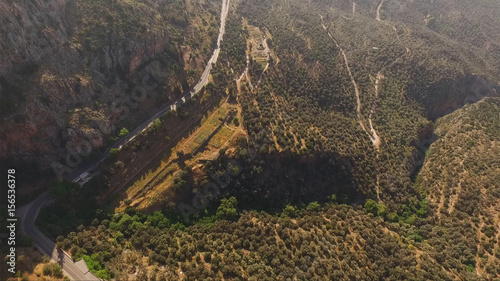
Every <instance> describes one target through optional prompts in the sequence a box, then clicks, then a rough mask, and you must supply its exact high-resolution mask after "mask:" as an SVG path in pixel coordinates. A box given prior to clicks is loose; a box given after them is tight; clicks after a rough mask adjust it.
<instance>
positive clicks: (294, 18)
mask: <svg viewBox="0 0 500 281" xmlns="http://www.w3.org/2000/svg"><path fill="white" fill-rule="evenodd" d="M174 2H175V1H174ZM180 2H181V3H184V2H183V1H180ZM175 3H177V2H175ZM187 3H189V1H188V2H186V5H188V4H187ZM172 5H174V4H172ZM202 6H203V5H202ZM230 7H231V8H230V11H229V16H228V20H227V26H226V34H225V35H224V41H223V43H222V45H221V58H220V60H219V62H218V63H217V64H216V65H215V68H214V71H213V73H212V75H211V79H210V83H209V84H208V85H207V86H206V88H205V89H204V90H203V91H202V92H200V95H199V97H196V98H195V99H193V100H191V101H190V102H189V103H187V104H186V105H185V106H183V107H181V108H180V109H178V110H177V111H176V112H175V113H172V114H170V115H168V116H163V117H161V118H160V119H158V120H159V121H158V122H156V123H155V125H154V126H153V127H152V128H151V129H148V131H146V132H144V133H143V134H142V135H140V136H139V137H138V138H137V139H136V140H135V141H134V142H133V143H131V144H129V145H127V146H125V147H123V148H122V149H121V150H120V151H118V150H117V151H115V153H114V155H113V157H111V158H110V159H108V160H107V161H106V162H105V163H104V164H103V165H102V166H101V168H100V169H101V170H100V175H99V177H96V178H95V179H93V180H92V181H91V182H89V183H88V184H86V185H85V186H83V187H82V189H75V191H74V192H73V193H69V194H66V195H64V194H63V195H61V196H60V200H59V202H58V203H56V204H54V205H52V206H50V207H49V208H47V209H46V210H44V211H42V213H41V216H40V220H39V226H40V228H41V229H43V230H44V231H45V232H46V233H47V234H48V235H49V236H51V237H52V238H53V239H57V244H58V246H59V247H61V248H62V249H64V250H67V251H69V253H70V254H71V255H73V257H74V258H75V259H79V258H82V257H83V258H85V260H86V261H87V264H90V265H91V267H92V270H93V271H94V272H95V273H96V274H98V275H99V276H101V277H103V278H106V279H113V278H114V279H115V280H481V281H482V280H500V279H499V278H500V263H499V258H500V248H499V244H500V243H499V239H500V236H499V235H500V234H499V233H500V217H499V214H500V210H499V208H500V205H499V188H500V181H499V180H500V178H499V175H500V159H498V156H499V155H500V151H499V146H498V141H499V137H500V124H499V122H500V107H499V106H500V103H499V101H498V99H499V98H498V96H499V94H500V86H499V85H498V81H499V80H500V56H499V52H500V28H499V27H498V26H499V25H495V24H494V23H498V19H499V18H500V4H499V3H498V2H496V1H488V0H474V1H467V3H465V2H461V3H457V1H452V0H443V1H402V0H382V1H358V2H355V3H354V2H349V1H335V0H331V1H326V0H316V1H300V0H278V1H267V0H241V1H233V2H231V6H230ZM170 16H171V17H172V19H171V20H172V21H173V23H175V24H176V25H179V24H180V25H182V24H183V22H184V21H183V20H182V18H178V17H179V16H178V15H177V14H172V15H170ZM215 18H216V17H215V16H208V18H203V19H202V21H203V20H206V21H207V24H206V25H207V26H212V25H214V24H215V23H214V22H216V20H215ZM214 20H215V21H214ZM90 22H91V21H90ZM210 30H211V29H210V28H209V29H207V30H205V31H206V32H209V33H210ZM198 31H199V32H201V33H203V32H205V31H200V30H198ZM193 32H194V31H192V33H190V34H191V35H189V38H190V39H191V40H194V39H193V38H196V36H197V35H196V34H197V33H193ZM201 33H200V34H201ZM203 34H204V33H203ZM179 36H180V35H179ZM100 40H102V36H97V37H93V36H90V35H88V40H86V41H85V42H87V43H88V44H90V45H89V46H99V44H102V42H101V41H100ZM179 40H180V39H179ZM207 40H208V38H207ZM195 41H196V40H194V41H193V42H192V44H194V45H196V44H197V43H196V42H195ZM207 42H208V41H207ZM96 48H97V47H96ZM98 49H99V48H98ZM166 64H167V65H170V64H169V62H167V63H166ZM191 74H192V75H193V77H194V76H195V75H194V73H191ZM190 77H191V76H190ZM212 100H216V101H217V102H215V101H214V102H212ZM206 104H210V105H211V106H213V108H214V110H213V112H211V113H210V114H208V113H207V114H206V115H204V113H200V112H196V111H197V110H198V109H199V108H205V105H206ZM197 114H198V115H197ZM200 115H201V116H200ZM193 120H197V121H196V122H195V121H193ZM198 120H199V121H198ZM176 122H178V124H182V128H179V126H177V127H176V126H175V124H174V123H176ZM197 122H199V123H197ZM193 124H195V125H193ZM188 126H195V127H196V126H197V128H198V129H191V127H188ZM186 128H189V132H188V133H186V137H182V138H181V137H179V138H178V139H175V143H177V145H175V146H174V145H173V144H171V143H170V142H172V140H171V138H174V137H175V134H174V133H173V132H175V131H181V130H184V129H186ZM167 132H168V133H167ZM167 147H168V149H166V148H167ZM151 151H161V153H159V155H156V156H155V161H156V162H153V163H154V165H153V164H151V165H150V166H147V165H145V166H144V167H145V168H144V167H142V168H141V169H142V170H140V171H142V173H140V174H139V175H137V176H134V177H128V173H138V168H137V167H139V166H138V164H137V163H138V162H140V161H146V160H145V159H148V155H150V154H151ZM148 153H149V154H148ZM122 179H127V180H123V182H122V181H121V180H122ZM111 181H120V184H115V183H113V182H111ZM81 198H86V200H85V201H83V200H81ZM83 202H84V203H83ZM89 206H92V208H89ZM75 210H76V211H75Z"/></svg>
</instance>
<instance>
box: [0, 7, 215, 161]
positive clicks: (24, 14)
mask: <svg viewBox="0 0 500 281" xmlns="http://www.w3.org/2000/svg"><path fill="white" fill-rule="evenodd" d="M142 2H144V3H135V2H133V3H132V2H131V3H128V2H127V3H125V2H120V1H113V0H102V1H92V3H90V2H88V1H83V0H82V1H80V0H6V1H1V2H0V22H1V24H0V54H2V55H1V56H0V118H1V121H2V123H1V124H2V125H1V126H0V159H2V160H5V161H2V162H3V163H9V165H28V166H33V167H37V169H38V170H42V171H43V170H47V169H50V167H51V166H50V165H51V163H52V162H53V161H55V160H57V159H59V160H61V159H64V157H65V155H66V154H67V153H68V147H71V146H72V144H74V143H78V142H79V140H82V139H85V140H87V141H88V142H90V143H91V144H92V146H93V149H96V148H99V147H102V146H103V145H104V144H105V141H106V140H107V139H108V138H109V136H110V135H112V134H114V133H115V128H116V127H117V126H122V125H121V123H120V122H123V120H124V118H123V115H124V113H127V120H126V121H127V122H128V124H131V125H133V124H136V123H137V122H139V121H140V119H141V118H142V119H144V117H145V116H147V115H148V114H149V113H152V112H153V111H154V110H155V108H157V107H158V106H159V105H162V104H163V103H165V102H168V100H169V99H170V98H172V97H171V95H172V92H173V89H174V88H175V87H178V84H179V83H178V82H176V81H178V80H182V79H184V80H185V82H188V83H192V82H193V81H192V80H193V79H194V76H195V75H192V76H193V77H187V74H186V73H187V72H188V71H190V72H191V73H195V74H196V73H197V72H198V71H200V70H201V69H202V68H203V64H204V61H206V58H207V57H208V54H209V52H210V50H209V48H206V47H205V48H203V49H202V47H203V45H205V46H207V45H210V42H211V40H212V39H211V38H210V37H209V36H208V35H206V36H205V37H204V36H200V34H204V33H205V32H202V31H203V30H200V34H196V33H195V32H193V31H191V29H192V28H193V27H192V22H195V20H194V18H195V17H197V16H200V17H201V16H203V17H205V18H208V19H211V20H214V21H215V20H216V19H217V14H216V13H215V11H217V3H218V2H215V1H214V3H215V4H213V3H210V1H203V2H204V6H203V7H204V8H205V10H203V9H202V6H201V5H196V6H194V5H192V6H186V7H184V6H182V5H187V4H185V3H183V4H179V3H175V4H176V5H177V6H175V7H173V6H172V7H171V6H168V5H171V4H170V3H169V1H163V0H147V1H142ZM95 3H100V4H95ZM212 4H213V5H212ZM98 5H102V6H98ZM210 5H212V6H210ZM99 13H102V15H101V14H99ZM94 14H95V16H93V15H94ZM207 15H208V16H207ZM189 16H191V17H192V18H193V19H192V21H190V20H191V19H190V20H187V19H188V18H189ZM172 17H175V20H172ZM176 22H180V24H177V25H176ZM210 28H212V29H214V30H215V29H216V28H217V25H210V24H208V25H207V27H206V31H208V30H211V29H210ZM198 29H199V28H196V30H198ZM172 33H174V34H175V36H171V34H172ZM188 36H196V37H197V39H198V41H197V42H195V43H196V46H190V45H189V43H185V42H188V40H186V39H189V38H188ZM172 37H175V38H172ZM172 39H173V40H172ZM191 41H192V42H194V40H189V42H191ZM186 49H187V50H190V51H189V52H193V53H196V54H197V55H196V56H194V55H190V54H187V56H186V54H184V52H183V50H186ZM183 57H187V58H186V60H184V59H183ZM158 62H161V63H158ZM152 66H153V67H152ZM151 69H154V71H156V72H160V73H161V75H158V74H157V73H156V74H153V75H152V77H154V78H155V79H154V80H156V81H154V80H153V81H150V80H151V79H149V80H148V79H145V77H151V75H150V74H151V72H152V71H151ZM169 75H170V76H169ZM169 77H170V78H169ZM179 77H180V79H179ZM158 80H162V81H158ZM172 81H173V82H172ZM155 82H159V83H158V85H159V86H156V87H149V88H148V92H147V97H146V98H143V97H141V99H140V102H132V103H131V102H129V101H127V99H130V95H131V94H133V93H132V89H134V87H135V86H137V85H142V84H144V83H146V84H147V85H156V83H155ZM167 83H168V85H165V84H167ZM185 84H187V83H185ZM126 102H128V105H127V106H126V107H127V112H124V111H123V110H122V107H121V106H120V105H121V104H125V103H126ZM129 113H130V114H129ZM132 113H133V114H132ZM118 124H120V125H118ZM33 164H34V165H33Z"/></svg>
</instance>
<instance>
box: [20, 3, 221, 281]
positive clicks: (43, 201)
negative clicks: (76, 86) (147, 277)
mask: <svg viewBox="0 0 500 281" xmlns="http://www.w3.org/2000/svg"><path fill="white" fill-rule="evenodd" d="M229 2H230V0H222V8H221V25H220V28H219V36H218V38H217V47H216V48H215V50H214V53H213V54H212V57H211V58H210V60H209V61H208V64H207V66H206V67H205V70H204V71H203V74H202V76H201V78H200V80H199V82H198V83H197V84H196V85H195V86H194V87H193V89H192V90H191V91H190V92H188V93H186V94H185V95H184V96H182V97H181V98H180V99H178V100H177V101H176V102H175V103H173V104H170V105H166V106H164V107H162V108H161V109H160V110H159V111H158V112H157V113H156V114H155V115H153V116H152V117H151V118H149V119H148V120H146V121H145V122H143V123H142V124H141V125H139V126H137V128H135V129H134V130H132V131H131V132H130V133H129V134H128V135H127V136H125V137H123V138H122V139H120V140H118V141H117V142H116V143H115V144H114V145H113V146H112V147H111V148H120V147H121V146H123V145H124V144H126V143H128V142H129V141H131V140H133V139H134V138H135V137H136V136H137V135H138V134H139V133H141V132H142V131H144V130H145V129H147V128H148V126H149V125H150V124H151V122H153V121H154V120H155V119H157V118H159V117H160V116H162V115H163V114H165V113H167V112H169V111H170V110H175V109H176V108H177V106H178V105H181V104H183V103H185V102H186V101H187V100H188V99H190V98H191V97H193V96H194V95H195V94H197V93H198V92H199V91H200V90H201V89H203V87H204V86H205V85H206V84H207V83H208V78H209V77H210V72H211V70H212V67H213V64H215V63H216V62H217V59H218V57H219V53H220V45H221V41H222V38H223V36H224V32H225V25H226V18H227V13H228V10H229ZM108 156H109V150H107V151H106V152H104V153H103V154H102V155H101V156H99V157H98V158H97V159H94V160H93V161H90V162H87V163H84V164H82V165H81V166H80V167H78V168H77V169H75V170H73V171H72V172H71V173H68V174H67V175H65V176H64V178H65V179H66V180H68V181H72V182H77V181H78V180H79V179H80V177H81V175H82V174H84V173H88V172H89V171H91V170H93V169H95V168H96V167H97V165H98V164H99V163H101V162H102V161H104V159H106V157H108ZM51 201H53V199H52V198H51V197H50V195H49V194H48V193H43V194H42V195H40V196H39V197H38V198H37V199H35V200H34V201H33V202H31V203H29V204H28V205H26V206H24V207H23V208H21V209H19V210H18V216H19V217H21V219H22V230H23V232H24V233H26V234H28V235H29V236H31V238H32V239H33V242H34V244H35V245H36V246H37V247H38V248H39V249H40V250H41V251H43V252H44V253H45V254H47V255H48V256H49V257H50V258H51V259H52V260H53V261H56V262H58V263H59V264H60V265H61V267H62V269H63V271H64V273H65V274H66V275H68V277H70V278H71V280H79V281H87V280H99V279H98V278H97V277H95V276H93V275H91V274H88V273H87V274H84V273H83V272H82V271H81V270H80V269H79V268H78V267H76V265H75V264H74V263H73V260H72V259H71V257H70V256H69V255H68V254H67V253H66V252H64V251H62V250H57V249H56V245H55V243H54V242H53V241H51V240H50V239H49V238H48V237H47V236H45V235H44V234H43V233H42V232H41V231H39V230H38V229H37V228H36V227H35V220H36V218H37V217H38V213H39V212H40V209H41V208H42V207H43V206H46V205H47V204H50V203H51Z"/></svg>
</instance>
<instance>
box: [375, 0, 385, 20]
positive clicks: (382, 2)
mask: <svg viewBox="0 0 500 281" xmlns="http://www.w3.org/2000/svg"><path fill="white" fill-rule="evenodd" d="M383 4H384V0H382V1H380V4H378V7H377V17H375V19H376V20H377V21H381V19H380V9H382V5H383Z"/></svg>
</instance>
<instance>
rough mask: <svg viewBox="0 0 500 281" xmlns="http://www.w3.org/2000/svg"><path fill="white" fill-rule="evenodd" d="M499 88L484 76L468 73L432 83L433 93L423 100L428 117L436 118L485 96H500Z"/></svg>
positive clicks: (430, 90)
mask: <svg viewBox="0 0 500 281" xmlns="http://www.w3.org/2000/svg"><path fill="white" fill-rule="evenodd" d="M498 88H499V85H498V84H496V83H493V82H491V81H488V80H486V79H485V78H483V77H480V76H476V75H467V76H464V77H462V78H460V79H457V80H454V81H451V80H447V81H442V82H440V83H437V84H434V85H430V87H429V93H432V95H430V97H429V98H427V99H426V100H423V101H421V102H422V103H423V105H424V106H425V108H426V111H427V117H428V118H429V119H430V120H436V119H437V118H439V117H442V116H444V115H447V114H449V113H451V112H453V111H455V110H458V109H460V108H462V107H463V106H464V105H466V104H469V103H475V102H478V101H479V100H481V99H482V98H484V97H491V96H500V92H498V91H497V89H498Z"/></svg>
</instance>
